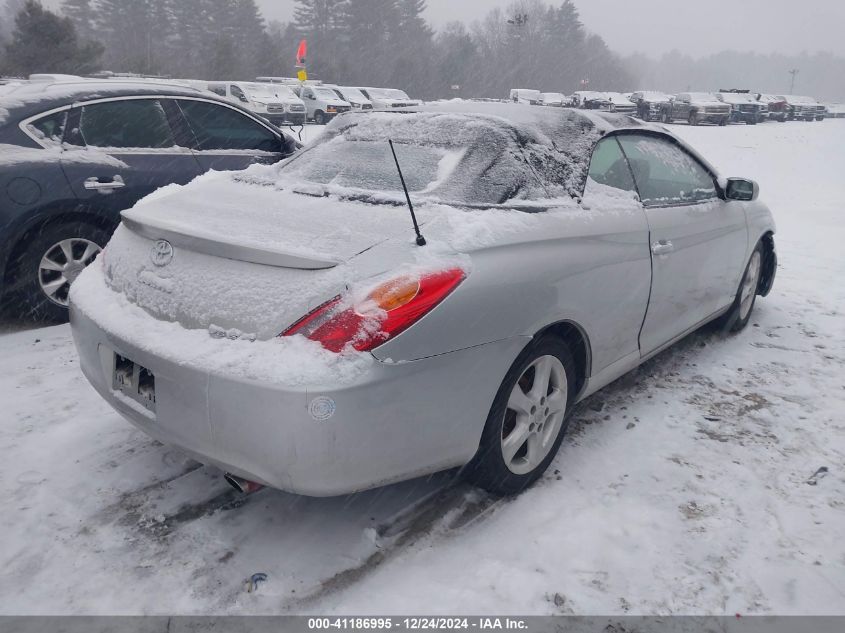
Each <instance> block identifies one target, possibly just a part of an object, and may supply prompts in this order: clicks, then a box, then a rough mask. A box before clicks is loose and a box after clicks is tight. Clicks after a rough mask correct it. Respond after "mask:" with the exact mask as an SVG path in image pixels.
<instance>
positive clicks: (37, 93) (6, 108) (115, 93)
mask: <svg viewBox="0 0 845 633" xmlns="http://www.w3.org/2000/svg"><path fill="white" fill-rule="evenodd" d="M199 94H201V95H203V96H208V95H207V93H205V92H203V91H201V90H198V89H195V88H190V87H188V86H184V85H179V84H168V83H164V82H161V83H159V82H151V81H123V80H117V81H116V80H103V81H101V80H91V79H81V80H77V81H56V82H47V81H45V82H41V81H38V82H28V83H22V84H20V85H17V86H14V87H13V88H11V89H8V88H7V89H5V90H3V92H0V127H3V126H5V125H7V124H10V123H15V124H16V123H17V122H19V121H21V120H23V119H25V118H27V117H30V116H33V115H35V114H38V113H40V112H44V111H46V110H50V109H52V108H59V107H61V106H64V105H68V104H71V103H77V102H83V101H91V100H94V99H103V98H106V97H121V96H131V95H167V96H196V95H199Z"/></svg>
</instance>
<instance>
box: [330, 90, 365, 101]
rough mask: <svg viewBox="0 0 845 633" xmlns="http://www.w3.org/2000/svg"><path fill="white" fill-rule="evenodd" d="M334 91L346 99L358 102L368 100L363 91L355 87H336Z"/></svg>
mask: <svg viewBox="0 0 845 633" xmlns="http://www.w3.org/2000/svg"><path fill="white" fill-rule="evenodd" d="M336 92H337V93H338V94H339V95H340V96H341V97H343V98H344V99H345V100H346V101H350V100H351V101H357V102H359V103H363V102H366V101H369V99H367V97H365V96H364V93H363V92H361V91H360V90H358V89H357V88H337V90H336Z"/></svg>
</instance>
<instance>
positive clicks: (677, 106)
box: [672, 94, 690, 120]
mask: <svg viewBox="0 0 845 633" xmlns="http://www.w3.org/2000/svg"><path fill="white" fill-rule="evenodd" d="M689 112H690V96H689V95H688V94H679V95H678V98H677V99H675V102H674V103H673V105H672V117H673V118H674V119H683V120H686V119H687V118H688V117H689Z"/></svg>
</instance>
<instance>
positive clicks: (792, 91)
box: [789, 68, 800, 94]
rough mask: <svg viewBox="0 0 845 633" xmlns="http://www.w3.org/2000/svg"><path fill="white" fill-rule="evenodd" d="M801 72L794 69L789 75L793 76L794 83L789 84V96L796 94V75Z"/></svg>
mask: <svg viewBox="0 0 845 633" xmlns="http://www.w3.org/2000/svg"><path fill="white" fill-rule="evenodd" d="M799 72H800V71H799V70H798V69H797V68H793V69H792V70H790V71H789V74H790V75H792V81H791V82H790V84H789V94H794V93H795V75H797V74H798V73H799Z"/></svg>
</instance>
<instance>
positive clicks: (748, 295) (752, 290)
mask: <svg viewBox="0 0 845 633" xmlns="http://www.w3.org/2000/svg"><path fill="white" fill-rule="evenodd" d="M764 261H765V257H764V253H763V244H762V243H761V242H758V243H757V246H756V247H755V248H754V251H753V252H752V253H751V257H749V259H748V263H747V264H746V265H745V272H744V273H743V275H742V281H740V282H739V290H737V293H736V297H735V298H734V302H733V304H732V305H731V307H730V309H729V310H728V311H727V312H726V313H725V314H724V316H722V317H721V319H720V324H719V325H720V326H721V327H722V329H723V330H725V331H729V332H739V331H740V330H742V329H744V328H745V326H746V325H748V321H749V320H750V319H751V313H752V312H754V304H755V303H756V302H757V293H758V291H759V289H760V279H761V278H762V275H763V262H764Z"/></svg>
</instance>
